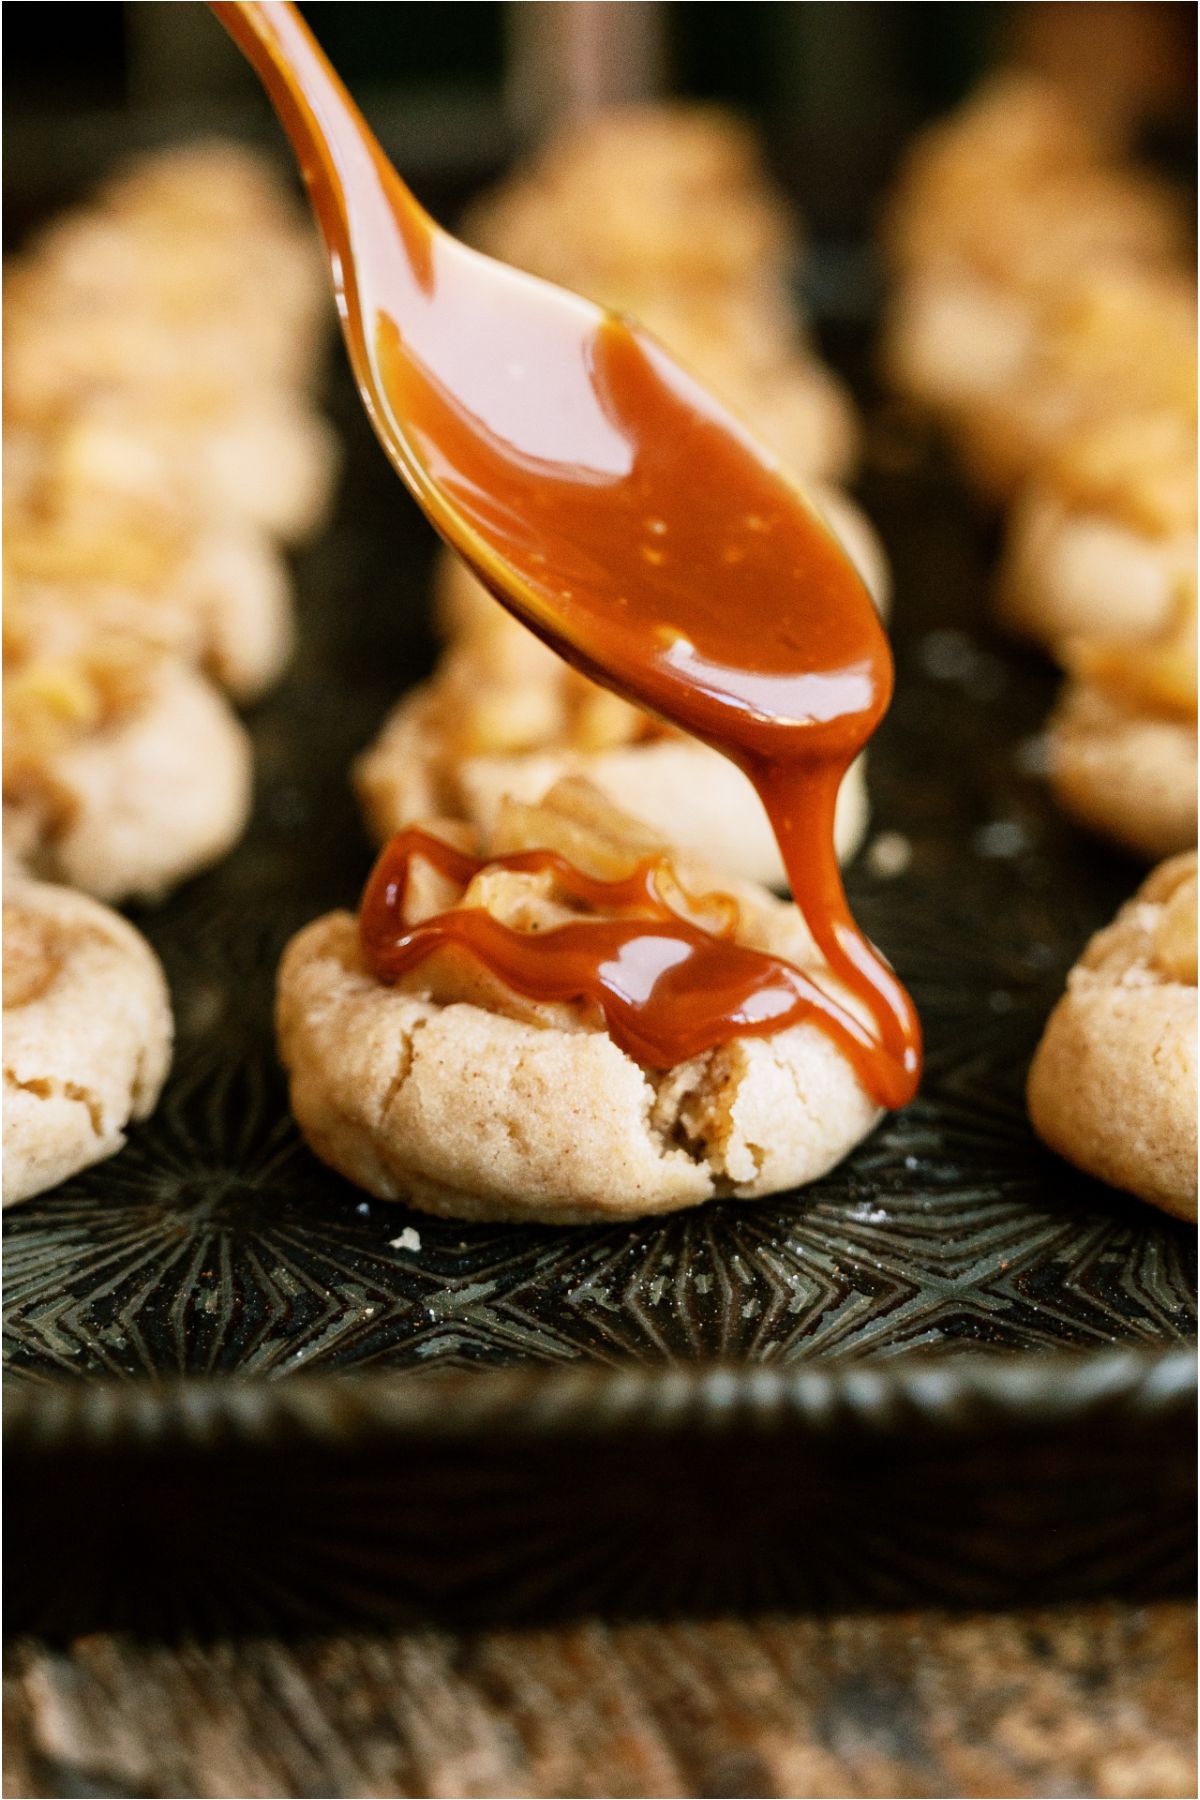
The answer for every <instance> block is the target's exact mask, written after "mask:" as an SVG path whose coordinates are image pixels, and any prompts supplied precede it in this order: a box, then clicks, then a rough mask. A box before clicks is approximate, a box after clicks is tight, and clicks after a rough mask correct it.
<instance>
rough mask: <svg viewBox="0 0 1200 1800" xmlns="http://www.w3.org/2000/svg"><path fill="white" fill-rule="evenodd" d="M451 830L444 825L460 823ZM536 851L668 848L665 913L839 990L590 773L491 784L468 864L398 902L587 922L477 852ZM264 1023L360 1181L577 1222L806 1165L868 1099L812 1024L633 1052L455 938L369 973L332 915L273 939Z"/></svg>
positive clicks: (609, 869)
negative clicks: (679, 1053) (419, 959)
mask: <svg viewBox="0 0 1200 1800" xmlns="http://www.w3.org/2000/svg"><path fill="white" fill-rule="evenodd" d="M432 829H433V830H434V831H435V833H439V834H440V833H441V832H442V831H443V830H444V829H445V828H444V827H442V826H435V827H433V828H432ZM449 830H450V832H451V835H452V836H453V837H455V838H456V841H458V842H459V843H461V841H462V837H461V834H462V826H461V825H453V826H451V827H450V828H449ZM534 847H537V848H541V849H550V850H557V851H558V852H559V853H560V854H561V855H563V856H564V857H565V858H566V859H567V861H568V862H570V863H571V864H573V865H574V866H575V867H576V868H579V869H581V870H582V871H584V872H585V873H589V874H592V875H593V876H595V877H596V878H598V879H603V880H612V879H617V878H620V877H623V876H626V875H628V873H629V871H630V870H631V869H632V868H634V867H635V866H636V865H637V864H638V862H639V860H640V859H641V858H643V857H644V856H646V855H647V853H657V854H658V855H662V856H665V857H666V858H667V859H668V861H669V864H670V866H671V869H672V881H673V883H674V886H673V887H672V889H671V893H672V896H673V897H672V899H671V905H672V908H673V909H675V908H677V909H678V912H679V916H680V917H682V918H687V919H690V920H692V921H693V922H696V923H699V924H701V925H702V926H703V928H704V929H709V928H712V929H714V930H716V931H719V932H727V931H729V930H730V929H732V930H733V931H734V932H735V934H736V940H737V942H739V943H745V944H747V945H750V946H752V947H754V948H755V949H758V950H763V951H766V952H768V953H770V954H773V955H776V956H781V957H785V958H787V959H788V960H789V961H791V962H792V963H794V964H795V965H796V966H797V967H799V968H800V969H802V970H807V971H809V972H810V973H811V974H812V975H813V976H814V977H815V978H816V979H818V980H819V981H820V982H822V983H823V984H827V986H828V989H829V991H830V993H831V994H834V995H836V996H837V997H839V998H842V999H845V996H844V995H842V993H841V990H840V989H839V988H838V986H837V984H836V983H835V982H833V981H832V979H831V978H828V977H827V972H825V971H824V970H823V964H822V961H821V958H820V957H819V956H818V954H817V953H816V951H815V949H814V947H813V944H812V940H811V938H810V937H809V935H808V932H807V930H806V928H805V926H804V922H803V920H802V919H801V918H800V915H799V914H798V912H797V911H796V909H795V908H794V907H792V906H790V905H788V904H786V903H784V902H782V901H779V900H775V899H774V898H773V897H772V896H771V895H769V894H768V893H766V892H765V891H764V890H762V889H759V888H756V887H755V886H754V885H753V884H746V883H734V884H731V883H729V882H727V881H725V880H724V878H722V877H719V876H717V875H715V874H713V873H712V872H711V871H707V870H705V869H703V867H702V866H700V865H698V864H697V863H696V862H694V861H693V860H692V859H689V858H687V857H678V856H677V855H676V853H674V852H672V851H670V850H669V849H667V848H666V846H664V845H663V843H662V840H661V839H660V838H657V837H656V836H655V835H654V834H653V833H650V832H648V831H647V830H646V828H645V827H644V826H643V825H640V824H638V823H636V822H634V821H632V820H629V819H626V818H624V817H622V816H621V815H620V814H619V813H618V812H616V811H615V809H613V808H612V807H611V806H610V805H609V804H608V803H607V802H606V801H605V800H604V799H603V797H602V796H600V795H599V794H598V793H596V792H595V790H592V789H589V788H588V787H587V785H586V784H582V785H581V784H574V783H561V784H560V785H559V786H558V787H557V788H555V789H553V790H552V791H551V792H550V793H549V794H548V795H547V796H546V797H545V799H544V800H543V801H542V802H540V803H539V804H536V805H533V806H527V805H517V804H514V803H513V802H511V801H508V802H505V803H504V805H503V806H502V807H501V809H500V812H499V816H498V818H497V822H496V825H495V828H494V830H493V832H492V833H490V834H489V836H488V841H487V844H486V846H485V847H484V848H483V850H482V852H481V854H482V856H483V858H484V862H483V865H482V867H481V868H480V869H479V870H478V872H477V873H476V874H474V875H473V876H471V878H470V880H469V882H468V883H467V884H466V885H465V886H463V885H461V884H459V885H455V884H454V883H450V884H449V886H446V885H442V884H441V878H440V877H439V878H438V880H436V881H434V882H433V883H432V884H430V885H424V886H422V887H421V888H420V889H419V890H415V891H410V892H409V893H408V894H407V895H406V898H405V908H406V912H405V916H406V917H409V918H411V919H412V920H413V922H416V921H417V920H418V919H420V918H425V917H427V916H428V912H429V910H430V909H432V910H433V912H434V913H437V914H444V913H445V912H446V910H447V908H451V909H452V908H456V907H460V908H472V907H475V908H482V909H484V910H485V911H486V912H487V913H488V914H490V916H491V917H492V918H493V919H495V920H497V922H499V923H500V924H502V925H504V926H505V927H506V928H508V929H510V930H513V931H517V932H525V933H528V934H531V935H535V934H536V933H538V932H539V931H545V930H550V929H553V927H554V926H555V925H556V924H559V923H562V922H564V921H565V920H566V919H570V918H579V917H581V916H588V917H592V918H596V917H597V915H596V914H595V912H594V911H590V910H588V909H584V910H583V912H581V910H580V903H579V902H578V901H577V900H574V899H573V898H572V896H571V894H570V892H569V891H567V890H564V889H563V888H562V887H561V886H560V885H558V884H557V883H556V881H555V879H554V876H553V873H552V872H550V873H547V872H546V871H541V872H520V871H514V870H512V869H510V868H507V867H505V868H499V867H496V866H494V865H489V863H488V862H487V860H486V859H487V858H488V857H489V856H491V857H492V858H497V857H499V856H501V855H502V854H508V853H509V852H512V851H520V850H525V849H529V848H534ZM277 1025H278V1034H279V1047H280V1054H281V1056H282V1059H283V1062H284V1064H285V1066H286V1068H287V1070H288V1074H289V1079H290V1087H291V1100H292V1109H293V1111H294V1113H295V1115H296V1119H297V1122H298V1124H299V1125H300V1128H301V1130H302V1131H303V1133H304V1135H305V1137H306V1138H307V1140H308V1142H309V1144H310V1145H311V1147H312V1148H313V1150H314V1151H315V1152H316V1154H317V1155H318V1156H320V1157H321V1158H322V1159H323V1160H324V1161H326V1162H328V1163H330V1164H331V1165H332V1166H333V1167H334V1168H336V1169H338V1170H339V1171H340V1172H341V1173H342V1174H344V1175H346V1176H347V1177H348V1179H350V1180H351V1181H353V1182H355V1183H357V1184H358V1185H359V1186H360V1187H364V1188H366V1189H367V1191H368V1192H370V1193H374V1194H378V1195H379V1196H380V1197H381V1198H384V1199H401V1200H407V1201H408V1202H410V1203H411V1204H412V1205H414V1206H417V1207H420V1208H422V1209H423V1210H425V1211H429V1212H434V1213H441V1214H445V1215H449V1216H451V1217H460V1218H473V1219H483V1218H493V1219H541V1220H551V1221H557V1222H563V1223H583V1222H588V1221H602V1220H604V1219H615V1218H631V1217H639V1216H641V1215H643V1214H648V1213H657V1212H669V1211H674V1210H677V1209H678V1208H680V1207H685V1206H693V1205H697V1204H699V1203H701V1202H703V1201H706V1200H710V1199H716V1198H720V1197H731V1198H747V1199H748V1198H752V1197H754V1196H756V1195H761V1194H769V1193H774V1192H777V1191H779V1190H780V1189H782V1188H787V1187H791V1186H794V1185H797V1184H799V1183H802V1182H805V1181H810V1180H813V1179H815V1177H816V1176H817V1175H819V1174H821V1173H823V1172H824V1171H825V1170H827V1169H828V1168H830V1167H831V1166H832V1165H833V1164H834V1163H836V1162H837V1161H838V1160H840V1158H841V1157H842V1156H844V1155H845V1154H846V1153H847V1152H848V1151H849V1150H850V1149H851V1148H852V1147H853V1145H854V1144H856V1143H857V1142H858V1141H859V1140H860V1139H861V1138H862V1137H863V1136H864V1135H865V1134H866V1132H867V1131H869V1130H870V1128H871V1126H872V1124H873V1123H874V1121H875V1119H876V1118H877V1117H878V1113H877V1109H876V1108H875V1106H874V1104H873V1102H872V1101H871V1099H870V1098H869V1096H868V1095H867V1093H866V1091H865V1090H864V1088H863V1087H862V1085H861V1082H860V1081H859V1078H858V1076H857V1075H856V1074H855V1072H854V1069H853V1068H852V1067H851V1065H850V1063H849V1062H848V1061H847V1060H846V1058H845V1056H844V1055H843V1054H842V1053H841V1051H840V1050H839V1049H838V1048H837V1046H836V1045H835V1043H834V1042H833V1041H832V1039H831V1038H830V1037H829V1036H827V1035H825V1033H824V1032H823V1031H822V1030H821V1029H819V1028H818V1026H817V1025H816V1024H815V1023H811V1022H809V1021H807V1020H806V1021H804V1022H803V1023H800V1024H795V1025H792V1026H790V1027H788V1028H787V1029H784V1030H781V1031H779V1032H778V1033H776V1034H775V1035H772V1036H766V1037H755V1038H751V1037H742V1038H737V1037H735V1038H732V1039H731V1040H730V1041H728V1042H726V1043H724V1044H721V1045H719V1046H717V1047H716V1048H714V1049H711V1050H709V1051H706V1052H705V1053H704V1054H703V1055H700V1056H697V1057H694V1058H692V1059H691V1060H690V1061H687V1062H685V1063H681V1064H679V1065H677V1066H676V1067H674V1068H671V1069H665V1070H664V1069H658V1068H649V1067H645V1066H643V1065H642V1064H641V1063H639V1062H637V1061H635V1060H634V1059H633V1058H632V1057H631V1056H629V1055H627V1054H626V1053H625V1052H624V1051H623V1050H621V1049H620V1048H619V1047H618V1045H617V1044H616V1042H614V1040H613V1038H612V1037H611V1036H610V1035H609V1033H608V1031H607V1030H606V1029H605V1027H604V1023H603V1020H602V1018H600V1017H599V1016H598V1015H597V1014H596V1012H595V1011H594V1010H593V1009H592V1007H591V1006H590V1004H588V1003H585V1002H580V1003H567V1002H561V1001H551V1002H547V1001H545V1000H541V999H536V998H535V999H531V998H529V997H528V996H526V995H523V994H518V993H516V992H514V991H513V990H512V989H509V988H507V987H506V986H505V984H504V983H503V982H502V981H501V980H500V979H499V978H498V977H497V976H496V975H495V974H494V973H493V972H492V971H491V970H490V969H488V968H486V967H483V966H482V965H481V964H479V963H478V962H475V961H473V960H472V959H471V958H470V957H468V956H465V955H463V954H461V953H452V954H444V953H443V952H441V951H438V952H437V953H436V954H435V956H434V957H431V958H430V959H428V960H427V961H426V962H424V963H422V964H421V965H419V966H418V967H416V968H414V969H412V970H411V971H409V972H408V973H407V974H406V975H404V976H403V977H401V978H400V979H399V980H398V981H396V982H395V984H394V985H385V984H384V983H383V982H381V981H380V980H378V979H377V978H376V976H375V975H374V974H373V973H372V970H371V967H370V966H369V965H368V963H367V961H366V959H365V957H364V952H363V948H362V945H361V942H360V937H359V931H358V925H357V921H356V920H355V919H354V918H353V917H352V916H351V915H350V914H348V913H332V914H329V915H328V916H327V917H325V918H323V919H318V920H317V921H315V923H314V924H312V925H310V926H308V927H307V928H306V929H305V930H304V931H302V932H300V933H299V935H298V936H297V937H296V938H294V939H293V940H292V942H291V944H290V945H289V946H288V949H287V951H286V952H285V955H284V959H283V963H282V965H281V968H280V974H279V990H278V1004H277Z"/></svg>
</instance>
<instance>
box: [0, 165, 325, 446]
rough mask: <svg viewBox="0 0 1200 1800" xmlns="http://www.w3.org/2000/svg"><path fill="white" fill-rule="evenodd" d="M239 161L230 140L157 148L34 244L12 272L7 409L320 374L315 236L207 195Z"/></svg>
mask: <svg viewBox="0 0 1200 1800" xmlns="http://www.w3.org/2000/svg"><path fill="white" fill-rule="evenodd" d="M235 165H236V166H240V167H242V169H243V170H245V169H246V167H247V164H246V161H245V159H244V158H243V156H242V153H240V152H238V151H237V150H236V149H232V148H230V149H225V150H213V151H212V152H211V153H210V154H208V155H207V156H205V155H204V154H200V155H189V153H188V152H182V153H174V152H172V153H168V155H167V156H166V157H164V158H163V159H161V161H155V160H154V159H151V160H150V161H148V162H147V163H146V164H144V165H143V166H142V170H141V172H140V174H136V175H134V176H132V177H129V178H127V179H125V180H122V179H120V178H118V180H117V181H115V182H114V183H113V184H110V187H109V188H108V189H107V190H106V191H105V192H103V193H102V194H101V195H99V196H98V197H97V198H96V199H95V200H94V201H93V202H92V203H91V204H89V205H87V206H84V207H80V208H77V209H76V210H74V211H72V212H69V213H66V214H63V215H61V216H60V217H58V218H57V219H55V220H54V221H53V222H52V223H51V224H50V225H49V226H48V227H46V229H45V230H44V231H42V232H41V233H40V234H39V235H38V236H37V237H36V238H35V239H34V240H33V241H32V242H31V243H30V244H28V245H27V246H26V247H25V249H24V250H23V251H22V253H21V255H20V257H19V258H18V259H17V260H16V262H15V263H14V265H13V266H12V267H11V268H10V269H9V270H8V271H7V272H6V277H5V306H4V311H5V342H4V376H5V409H6V414H7V416H8V417H9V418H10V419H14V420H19V421H21V422H24V423H36V424H48V423H53V422H54V421H55V420H57V419H59V418H62V417H63V416H65V415H68V414H69V413H70V412H71V411H72V409H73V408H74V407H75V406H76V405H78V403H79V402H80V400H81V399H86V398H87V397H88V396H89V395H90V394H93V393H96V392H99V391H105V390H110V389H114V388H118V389H121V390H124V391H127V392H130V391H132V392H137V393H140V394H144V395H149V396H156V397H161V395H162V394H163V393H164V391H167V392H170V393H172V394H173V395H175V396H176V397H186V396H195V395H198V394H199V395H207V394H212V393H214V392H221V393H225V394H237V393H240V392H242V391H245V390H250V391H253V390H255V389H258V388H263V387H277V388H293V389H298V388H300V387H302V386H304V385H305V384H306V383H307V382H308V381H309V380H310V379H311V376H312V373H313V369H314V366H315V362H316V348H317V344H318V341H319V337H320V335H321V333H322V331H323V329H324V324H323V321H324V317H325V316H326V315H327V312H328V303H327V301H326V300H325V298H324V293H323V287H324V284H323V282H319V280H318V279H317V275H318V270H319V259H318V258H317V256H316V253H315V245H314V241H313V238H312V234H311V231H310V230H308V229H307V228H305V229H303V231H302V232H300V231H297V230H296V229H295V228H294V227H293V226H290V225H289V226H282V225H280V223H279V221H278V220H277V219H276V220H275V222H274V223H272V222H271V221H269V220H268V219H267V218H266V217H264V210H265V209H264V208H262V207H259V208H254V207H250V208H246V207H239V206H237V205H233V206H230V207H226V208H224V209H223V207H222V203H221V202H220V201H213V200H211V199H209V198H206V190H208V189H209V188H210V187H215V186H218V185H229V184H230V183H231V176H232V171H233V168H234V166H235ZM232 185H233V186H234V187H236V186H237V185H238V184H237V183H236V182H233V183H232ZM243 186H244V184H243Z"/></svg>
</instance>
